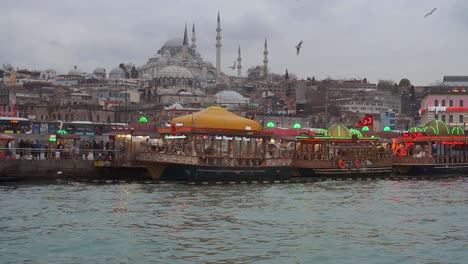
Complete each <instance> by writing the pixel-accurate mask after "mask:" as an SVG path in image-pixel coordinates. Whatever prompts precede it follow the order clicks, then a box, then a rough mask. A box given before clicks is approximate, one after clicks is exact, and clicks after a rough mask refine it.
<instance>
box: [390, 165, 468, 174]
mask: <svg viewBox="0 0 468 264" xmlns="http://www.w3.org/2000/svg"><path fill="white" fill-rule="evenodd" d="M393 168H394V171H395V173H397V174H402V175H411V176H419V175H427V176H430V175H465V176H466V175H468V163H455V164H454V163H447V164H405V163H394V164H393Z"/></svg>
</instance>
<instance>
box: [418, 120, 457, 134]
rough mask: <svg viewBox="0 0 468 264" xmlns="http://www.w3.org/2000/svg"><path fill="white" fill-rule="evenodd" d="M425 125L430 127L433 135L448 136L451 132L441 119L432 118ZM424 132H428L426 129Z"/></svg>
mask: <svg viewBox="0 0 468 264" xmlns="http://www.w3.org/2000/svg"><path fill="white" fill-rule="evenodd" d="M426 127H427V128H432V129H433V131H434V133H435V135H437V136H449V135H450V132H451V131H450V129H449V128H448V126H447V124H445V123H444V122H443V121H440V120H433V121H431V122H429V123H427V124H426ZM424 132H426V133H428V131H427V129H426V131H424ZM429 133H430V132H429Z"/></svg>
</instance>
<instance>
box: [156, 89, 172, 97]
mask: <svg viewBox="0 0 468 264" xmlns="http://www.w3.org/2000/svg"><path fill="white" fill-rule="evenodd" d="M165 94H174V91H172V90H171V89H169V88H161V89H160V90H158V95H165Z"/></svg>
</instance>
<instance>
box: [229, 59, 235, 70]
mask: <svg viewBox="0 0 468 264" xmlns="http://www.w3.org/2000/svg"><path fill="white" fill-rule="evenodd" d="M229 68H231V69H233V70H235V69H236V61H234V65H232V66H229Z"/></svg>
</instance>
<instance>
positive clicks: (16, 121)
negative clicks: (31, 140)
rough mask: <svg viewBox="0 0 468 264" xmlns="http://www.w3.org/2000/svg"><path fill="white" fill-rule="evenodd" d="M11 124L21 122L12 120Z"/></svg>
mask: <svg viewBox="0 0 468 264" xmlns="http://www.w3.org/2000/svg"><path fill="white" fill-rule="evenodd" d="M10 123H12V124H18V123H19V121H18V120H10Z"/></svg>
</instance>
